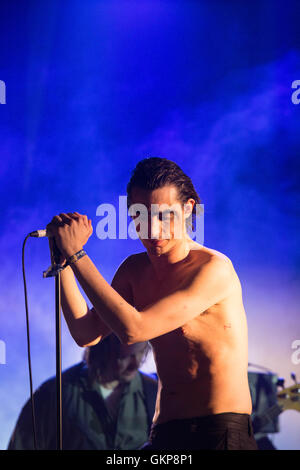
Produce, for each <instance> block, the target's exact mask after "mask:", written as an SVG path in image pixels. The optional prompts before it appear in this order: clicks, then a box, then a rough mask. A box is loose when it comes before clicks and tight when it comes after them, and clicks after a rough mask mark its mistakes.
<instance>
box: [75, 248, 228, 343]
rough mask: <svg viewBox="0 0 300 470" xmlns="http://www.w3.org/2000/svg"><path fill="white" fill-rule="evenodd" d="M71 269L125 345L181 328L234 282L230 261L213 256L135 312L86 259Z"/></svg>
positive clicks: (223, 295)
mask: <svg viewBox="0 0 300 470" xmlns="http://www.w3.org/2000/svg"><path fill="white" fill-rule="evenodd" d="M124 266H125V265H123V268H122V266H121V268H120V269H119V277H120V280H119V282H120V283H123V285H124V286H125V285H126V278H125V277H124V276H125V273H126V270H125V267H124ZM72 269H73V271H74V274H75V276H76V277H77V279H78V281H79V283H80V284H81V286H82V288H83V290H84V291H85V293H86V294H87V296H88V298H89V299H90V301H91V302H92V304H93V305H94V307H95V312H97V314H99V315H100V316H101V318H102V319H103V321H104V322H105V323H106V324H107V325H108V326H109V327H110V328H111V329H112V330H113V331H114V332H115V333H116V334H117V336H118V337H119V339H120V340H121V341H122V343H126V344H133V343H137V342H141V341H147V340H150V339H153V338H156V337H158V336H161V335H163V334H166V333H169V332H170V331H173V330H175V329H176V328H179V327H181V326H183V325H184V324H185V323H187V322H188V321H190V320H192V319H193V318H195V317H197V316H198V315H199V314H201V313H202V312H204V311H205V310H207V309H208V308H209V307H212V306H213V305H215V304H216V303H218V302H220V301H221V300H223V299H224V298H226V297H227V296H228V295H229V293H230V292H231V289H232V287H233V285H234V283H235V282H236V281H234V279H235V278H234V273H235V272H234V269H233V266H232V264H231V262H230V260H229V259H228V258H227V259H223V258H220V257H218V256H213V257H212V258H211V260H210V261H209V262H207V263H206V264H205V265H203V266H202V267H201V269H199V272H198V274H197V275H196V276H195V277H194V279H193V281H192V282H191V284H190V285H189V286H186V287H185V288H184V289H180V290H178V291H176V292H174V293H172V294H170V295H168V296H166V297H164V298H162V299H160V300H158V301H157V302H155V303H153V304H152V305H150V306H148V307H147V308H145V309H144V310H142V311H137V310H136V309H135V308H134V307H133V306H132V305H130V304H129V303H128V302H126V300H125V299H124V298H123V297H122V296H121V295H120V294H119V293H118V292H116V291H115V289H114V288H113V287H112V286H110V285H109V284H108V283H107V282H106V281H105V279H104V278H103V277H102V275H101V274H100V273H99V271H98V270H97V268H96V267H95V265H94V264H93V262H92V261H91V259H90V258H89V257H88V256H84V257H83V258H81V259H80V260H78V261H77V262H76V263H74V264H73V265H72ZM127 283H128V281H127Z"/></svg>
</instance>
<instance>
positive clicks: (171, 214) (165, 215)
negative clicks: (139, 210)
mask: <svg viewBox="0 0 300 470" xmlns="http://www.w3.org/2000/svg"><path fill="white" fill-rule="evenodd" d="M173 217H174V212H172V211H165V212H159V214H158V218H159V220H166V219H167V220H168V219H169V218H173Z"/></svg>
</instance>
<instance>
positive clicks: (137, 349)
mask: <svg viewBox="0 0 300 470" xmlns="http://www.w3.org/2000/svg"><path fill="white" fill-rule="evenodd" d="M146 348H147V343H144V342H143V343H135V344H131V345H124V344H121V346H120V352H119V357H118V359H117V364H116V369H117V371H116V375H117V378H118V380H120V381H122V382H129V381H130V380H132V379H133V378H134V376H135V374H136V373H137V371H138V368H139V367H140V365H141V361H142V359H143V357H144V354H145V351H146Z"/></svg>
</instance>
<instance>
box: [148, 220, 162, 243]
mask: <svg viewBox="0 0 300 470" xmlns="http://www.w3.org/2000/svg"><path fill="white" fill-rule="evenodd" d="M150 236H151V238H160V236H161V222H160V220H159V219H158V217H153V218H152V219H151V234H150Z"/></svg>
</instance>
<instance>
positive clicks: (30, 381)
mask: <svg viewBox="0 0 300 470" xmlns="http://www.w3.org/2000/svg"><path fill="white" fill-rule="evenodd" d="M30 236H32V235H31V234H28V235H27V236H26V238H25V240H24V242H23V247H22V271H23V281H24V296H25V310H26V331H27V354H28V369H29V383H30V401H31V415H32V427H33V442H34V450H37V440H36V420H35V408H34V396H33V387H32V369H31V353H30V333H29V314H28V300H27V287H26V277H25V244H26V242H27V240H28V238H29V237H30Z"/></svg>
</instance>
